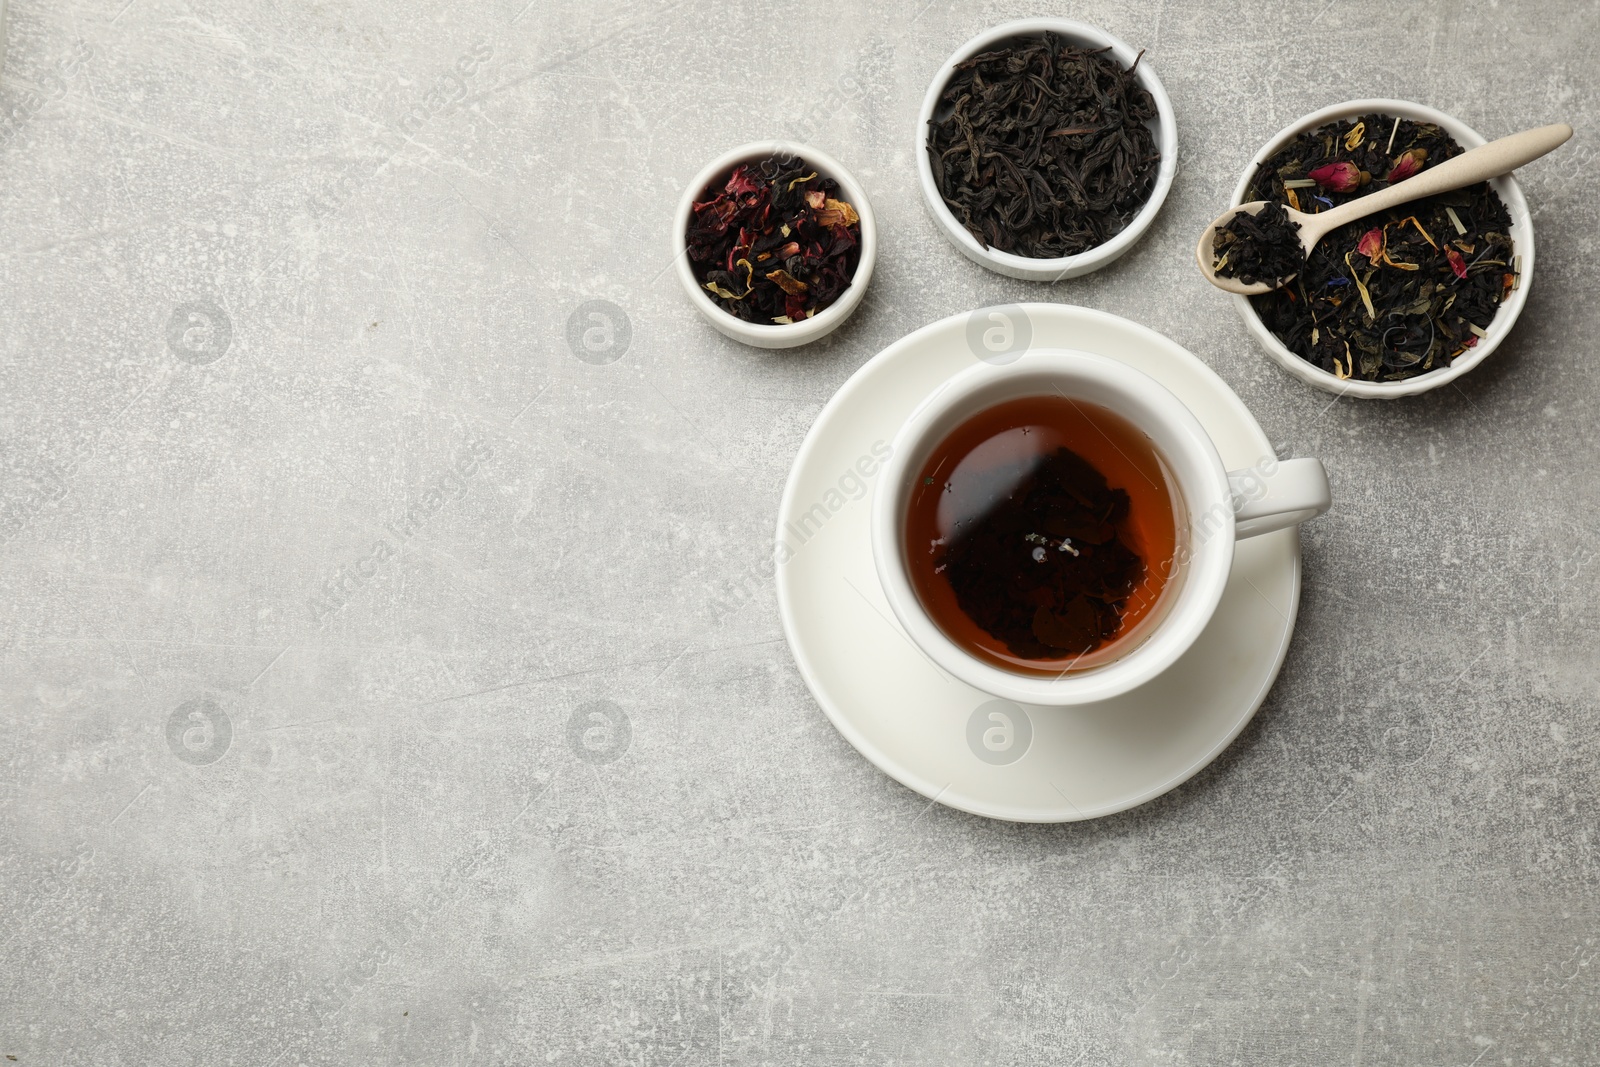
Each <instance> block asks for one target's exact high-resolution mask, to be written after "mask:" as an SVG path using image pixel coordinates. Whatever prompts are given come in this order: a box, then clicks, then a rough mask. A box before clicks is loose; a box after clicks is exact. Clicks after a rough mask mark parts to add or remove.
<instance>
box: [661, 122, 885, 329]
mask: <svg viewBox="0 0 1600 1067" xmlns="http://www.w3.org/2000/svg"><path fill="white" fill-rule="evenodd" d="M674 240H675V243H676V247H675V248H674V253H675V255H676V257H677V258H676V265H677V271H678V279H679V281H681V282H682V283H683V288H684V291H685V292H686V293H688V294H689V299H690V301H691V302H692V303H693V304H694V305H695V307H696V308H697V309H699V311H700V313H701V314H702V315H704V316H705V318H706V320H707V321H708V322H710V323H711V325H713V326H715V327H716V328H717V329H718V330H720V331H722V333H724V334H726V335H727V336H729V337H731V338H733V339H734V340H736V341H743V342H744V343H745V344H748V345H754V346H756V347H757V348H793V347H794V346H796V345H803V344H806V343H808V342H810V341H815V340H817V339H818V338H819V337H824V336H826V335H827V334H829V333H832V332H833V331H834V330H836V329H838V328H839V326H840V325H841V324H842V323H843V322H844V321H845V320H846V319H848V318H849V317H850V315H851V314H852V313H853V312H854V311H855V310H856V308H857V307H859V306H860V305H861V301H862V299H863V298H864V297H865V296H866V291H867V283H868V282H869V281H870V280H871V279H872V267H873V263H874V262H875V261H876V259H877V255H878V234H877V227H876V224H875V223H874V221H873V217H872V208H871V206H870V205H869V204H868V203H867V196H866V193H865V192H864V191H863V190H862V188H861V185H860V184H859V183H858V182H857V181H856V180H855V179H854V178H853V177H851V175H850V174H849V173H848V172H847V171H846V170H845V169H844V167H843V166H841V165H840V164H839V162H838V161H837V160H835V159H833V158H832V157H831V156H829V155H827V154H826V153H824V152H821V151H818V150H817V149H815V148H812V147H810V146H809V145H801V144H797V143H794V142H791V141H761V142H758V143H756V144H748V145H745V146H743V147H741V148H736V149H734V150H733V151H731V152H729V153H727V154H726V155H723V156H722V157H720V158H718V159H715V160H713V161H712V162H711V163H710V164H708V165H707V166H706V168H705V169H704V170H702V171H701V172H700V173H699V174H698V175H697V176H696V177H695V179H694V181H693V182H691V183H690V184H689V187H688V189H687V190H686V191H685V192H684V196H683V201H682V203H680V204H679V206H678V214H677V220H676V224H675V227H674Z"/></svg>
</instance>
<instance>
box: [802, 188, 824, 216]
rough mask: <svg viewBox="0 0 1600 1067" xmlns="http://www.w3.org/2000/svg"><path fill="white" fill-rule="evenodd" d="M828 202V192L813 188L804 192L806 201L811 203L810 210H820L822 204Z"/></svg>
mask: <svg viewBox="0 0 1600 1067" xmlns="http://www.w3.org/2000/svg"><path fill="white" fill-rule="evenodd" d="M827 202H828V194H827V193H824V192H823V191H821V190H820V189H813V190H812V191H811V192H809V193H807V194H806V203H807V204H809V205H811V210H813V211H821V210H822V205H823V204H826V203H827Z"/></svg>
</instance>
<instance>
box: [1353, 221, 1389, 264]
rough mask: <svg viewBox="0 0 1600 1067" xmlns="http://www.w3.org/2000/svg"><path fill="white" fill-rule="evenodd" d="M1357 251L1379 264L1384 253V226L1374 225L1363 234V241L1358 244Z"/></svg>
mask: <svg viewBox="0 0 1600 1067" xmlns="http://www.w3.org/2000/svg"><path fill="white" fill-rule="evenodd" d="M1356 251H1357V252H1359V253H1360V254H1361V255H1363V256H1366V257H1367V258H1368V259H1370V260H1371V261H1372V265H1373V266H1374V267H1376V266H1377V265H1378V259H1379V258H1380V257H1381V256H1382V255H1383V227H1381V226H1374V227H1373V228H1372V229H1370V230H1368V231H1367V232H1366V233H1364V234H1362V235H1361V241H1360V242H1359V243H1358V244H1357V245H1356Z"/></svg>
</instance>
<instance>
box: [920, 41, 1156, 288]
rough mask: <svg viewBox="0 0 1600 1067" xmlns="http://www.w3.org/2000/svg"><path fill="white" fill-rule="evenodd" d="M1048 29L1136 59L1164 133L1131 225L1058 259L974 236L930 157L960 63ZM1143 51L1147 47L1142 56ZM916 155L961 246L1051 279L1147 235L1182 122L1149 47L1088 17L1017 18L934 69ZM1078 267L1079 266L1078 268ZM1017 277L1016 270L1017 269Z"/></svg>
mask: <svg viewBox="0 0 1600 1067" xmlns="http://www.w3.org/2000/svg"><path fill="white" fill-rule="evenodd" d="M1046 31H1049V32H1052V33H1056V34H1059V35H1060V36H1062V37H1066V38H1068V39H1069V40H1072V41H1074V42H1076V43H1079V44H1093V45H1096V46H1098V47H1102V48H1110V49H1111V53H1112V55H1114V56H1116V57H1117V60H1118V61H1119V62H1121V63H1122V64H1123V65H1124V66H1128V67H1131V66H1132V65H1133V64H1134V63H1135V62H1137V63H1138V64H1139V69H1138V71H1137V77H1138V79H1139V84H1140V85H1142V86H1143V87H1144V88H1145V89H1146V90H1148V91H1149V93H1150V95H1151V97H1152V98H1154V100H1155V103H1156V123H1157V129H1158V131H1159V132H1158V136H1159V138H1160V140H1159V142H1158V147H1159V148H1160V150H1161V162H1160V164H1159V166H1158V169H1157V171H1156V183H1155V185H1154V186H1153V187H1152V188H1151V190H1150V196H1149V199H1147V200H1146V201H1145V203H1144V206H1143V207H1141V208H1140V209H1139V212H1138V214H1136V215H1134V217H1133V218H1132V219H1130V220H1129V222H1128V225H1126V226H1124V227H1123V228H1122V230H1121V231H1120V232H1119V233H1117V234H1116V236H1114V237H1112V238H1111V240H1109V241H1107V242H1106V243H1105V244H1101V245H1096V246H1095V247H1093V248H1091V249H1089V250H1088V251H1087V252H1079V253H1077V254H1076V255H1071V256H1057V257H1055V258H1053V259H1034V258H1031V257H1029V256H1019V255H1016V254H1014V253H1011V252H1001V251H999V250H997V249H992V248H988V247H987V246H985V245H982V244H980V243H979V242H978V239H977V238H975V237H973V236H972V234H971V233H970V232H969V231H968V230H967V228H966V227H965V226H963V225H962V224H961V221H960V220H959V219H957V218H956V217H955V214H954V213H953V212H951V210H950V208H949V207H948V206H947V205H946V204H945V202H944V197H943V196H942V195H940V193H939V188H938V186H937V185H935V184H934V181H933V164H932V163H930V162H929V161H928V120H929V119H931V118H932V117H933V112H934V110H935V109H936V107H937V105H938V101H939V96H940V94H941V93H943V92H944V87H945V85H946V84H947V83H948V82H949V80H950V76H951V74H953V73H954V71H955V67H956V64H958V63H961V62H964V61H966V60H967V59H970V58H971V57H972V56H974V55H977V54H978V53H979V52H980V51H982V50H983V49H985V48H987V47H989V46H990V45H992V44H994V43H996V42H997V41H1000V40H1003V39H1005V38H1008V37H1022V36H1027V35H1029V34H1039V33H1044V32H1046ZM1140 52H1144V53H1145V54H1144V55H1143V56H1141V55H1140ZM914 143H915V157H916V160H917V176H918V178H919V184H920V185H921V186H922V196H923V199H924V200H925V201H927V204H928V208H929V210H931V211H932V212H933V215H934V218H935V219H937V220H938V222H939V224H940V228H941V229H943V230H944V231H945V233H946V235H947V236H948V237H949V238H950V239H951V240H953V241H955V242H957V243H958V244H959V245H960V247H961V250H962V251H963V252H964V253H966V255H967V256H968V257H969V258H972V259H974V260H976V261H977V262H979V263H981V264H983V265H984V266H987V267H990V268H991V269H994V270H998V271H1000V272H1001V273H1009V272H1011V271H1024V272H1027V273H1028V274H1029V275H1036V276H1041V277H1042V276H1044V275H1048V274H1052V273H1054V274H1057V275H1058V277H1056V278H1055V279H1052V280H1056V281H1059V280H1061V279H1062V278H1065V277H1068V276H1069V272H1073V273H1076V274H1085V273H1088V271H1091V270H1098V269H1099V268H1100V267H1103V266H1105V265H1106V264H1107V263H1110V262H1111V261H1112V260H1115V259H1117V258H1118V257H1119V256H1121V255H1122V254H1123V253H1124V252H1126V251H1127V250H1128V249H1129V248H1131V247H1133V245H1134V244H1136V243H1137V242H1138V240H1139V239H1140V238H1141V237H1143V236H1144V234H1145V231H1146V230H1148V229H1149V228H1150V225H1151V223H1153V222H1154V221H1155V218H1156V215H1157V214H1158V213H1159V212H1160V211H1161V206H1162V204H1163V203H1165V201H1166V199H1167V194H1168V193H1169V192H1171V190H1172V181H1173V178H1174V177H1175V176H1176V174H1177V170H1178V123H1177V119H1176V117H1175V116H1174V113H1173V109H1172V98H1171V97H1170V96H1168V95H1167V90H1166V87H1165V86H1163V85H1162V84H1161V78H1160V77H1159V76H1158V75H1157V74H1156V71H1155V68H1154V67H1153V66H1152V65H1151V63H1150V57H1149V54H1148V50H1146V49H1135V48H1133V47H1132V46H1130V45H1129V44H1128V43H1127V42H1126V41H1124V40H1122V39H1121V38H1120V37H1117V36H1116V35H1114V34H1112V33H1109V32H1107V31H1106V30H1103V29H1101V28H1100V27H1098V26H1095V25H1092V24H1090V23H1087V22H1079V21H1077V20H1076V19H1065V18H1054V17H1049V16H1040V17H1036V18H1025V19H1014V20H1012V21H1010V22H1002V23H1000V24H998V25H995V26H991V27H989V28H988V29H986V30H984V31H983V32H981V33H979V34H977V35H976V36H974V37H972V38H970V39H969V40H968V41H967V42H966V43H965V44H962V45H961V46H960V47H959V48H957V49H956V50H955V51H954V52H952V53H950V57H949V58H948V59H946V60H945V61H944V63H943V65H941V66H940V67H939V70H938V72H937V73H935V75H934V77H933V80H932V81H930V82H929V83H928V90H927V92H926V93H925V94H924V95H923V98H922V108H921V110H920V111H919V112H918V114H917V128H916V136H915V142H914ZM1073 268H1078V269H1077V270H1076V271H1075V272H1074V271H1073ZM1011 276H1012V277H1017V275H1015V274H1012V275H1011Z"/></svg>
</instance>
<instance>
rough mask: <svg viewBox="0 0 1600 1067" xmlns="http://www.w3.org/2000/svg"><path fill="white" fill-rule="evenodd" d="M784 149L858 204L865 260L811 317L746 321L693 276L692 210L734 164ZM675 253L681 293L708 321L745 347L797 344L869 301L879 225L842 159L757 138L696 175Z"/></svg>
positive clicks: (676, 232) (677, 221) (679, 218)
mask: <svg viewBox="0 0 1600 1067" xmlns="http://www.w3.org/2000/svg"><path fill="white" fill-rule="evenodd" d="M780 153H781V154H787V155H792V156H796V157H798V158H800V159H803V160H805V161H806V162H807V163H809V164H811V166H813V167H814V168H815V169H816V170H817V171H819V172H820V173H821V174H822V176H823V177H824V178H832V179H833V180H834V181H836V182H838V183H839V188H840V190H841V192H842V194H843V196H844V199H845V202H846V203H848V204H849V205H850V206H851V207H853V208H855V210H856V214H857V215H859V216H860V217H861V245H860V248H861V258H860V262H858V263H857V264H856V270H855V273H854V274H852V275H851V276H850V286H849V288H847V289H846V290H845V291H844V292H843V293H841V294H839V299H837V300H835V301H834V302H833V303H832V304H829V305H828V306H827V307H826V308H824V309H823V310H821V311H819V312H817V313H816V314H815V315H813V316H812V317H811V318H809V319H805V320H804V321H802V322H791V323H787V324H785V323H758V322H746V321H744V320H743V319H741V318H739V317H738V316H736V315H730V314H728V312H726V311H724V310H722V308H721V307H720V306H719V305H718V304H717V302H716V301H714V300H712V299H711V297H710V295H709V294H707V292H706V291H705V289H703V288H701V285H700V281H699V279H697V278H696V277H695V276H694V267H693V266H692V265H691V264H690V263H689V251H688V235H689V219H690V216H691V215H693V213H694V205H695V203H696V202H697V201H703V200H706V199H708V189H709V187H710V186H711V184H712V183H713V182H717V183H719V184H720V183H722V182H725V181H726V180H727V177H728V175H729V174H730V173H732V172H733V168H734V167H737V166H738V165H739V164H740V163H753V162H756V161H758V160H762V159H766V158H768V157H769V156H774V155H778V154H780ZM672 253H673V256H674V258H675V261H676V267H677V271H678V280H679V281H680V282H682V283H683V291H684V292H686V293H688V294H689V302H690V303H692V304H693V305H694V306H695V307H696V308H697V309H698V310H699V312H700V314H702V315H704V316H705V317H706V321H707V322H709V323H711V325H713V326H715V327H716V328H717V329H718V330H721V331H722V332H723V333H725V334H727V335H728V336H729V337H731V338H733V339H734V340H735V341H743V342H744V343H745V344H747V345H754V346H755V347H757V348H793V347H795V346H796V345H803V344H807V343H808V342H811V341H815V340H816V339H817V338H819V337H826V336H827V335H828V334H830V333H832V332H833V331H834V330H837V329H838V328H839V327H840V326H841V325H843V323H844V320H845V319H848V318H849V317H850V316H851V314H852V313H853V312H854V311H855V310H856V308H858V307H860V306H861V301H862V300H864V299H866V295H867V283H868V282H870V281H871V280H872V267H873V265H874V264H875V263H876V262H877V260H878V224H877V222H876V221H875V220H874V219H873V217H872V205H871V204H870V203H868V202H867V193H866V190H864V189H862V188H861V183H860V182H857V181H856V180H855V178H854V177H852V176H851V175H850V172H849V171H847V170H845V169H844V167H843V166H842V165H841V164H840V163H839V161H838V160H836V159H834V158H833V157H832V156H830V155H828V154H827V153H826V152H823V151H821V150H819V149H816V148H813V147H812V146H811V145H805V144H800V143H799V142H797V141H756V142H755V143H753V144H747V145H742V146H741V147H739V148H735V149H734V150H733V151H731V152H728V153H727V154H725V155H722V156H718V157H717V158H716V159H714V160H712V161H711V162H710V163H708V164H706V167H705V169H704V170H702V171H701V172H700V173H699V174H696V175H695V177H694V181H692V182H690V183H689V187H688V188H687V189H685V190H684V193H683V199H682V200H681V201H680V202H679V203H678V213H677V215H676V216H675V217H674V219H673V230H672Z"/></svg>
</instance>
